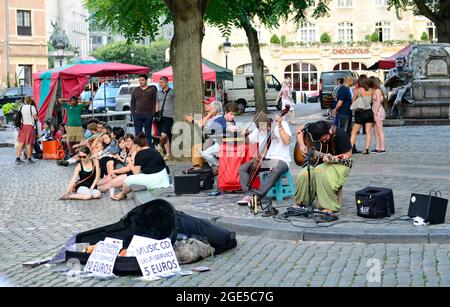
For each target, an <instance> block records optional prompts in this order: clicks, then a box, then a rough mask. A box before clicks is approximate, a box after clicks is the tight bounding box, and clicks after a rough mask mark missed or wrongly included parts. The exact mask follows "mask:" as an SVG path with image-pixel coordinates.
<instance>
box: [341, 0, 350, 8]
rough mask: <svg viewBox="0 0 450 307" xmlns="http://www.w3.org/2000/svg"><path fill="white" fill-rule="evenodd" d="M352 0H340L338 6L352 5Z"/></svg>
mask: <svg viewBox="0 0 450 307" xmlns="http://www.w3.org/2000/svg"><path fill="white" fill-rule="evenodd" d="M352 6H353V3H352V0H338V7H352Z"/></svg>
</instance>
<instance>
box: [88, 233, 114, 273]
mask: <svg viewBox="0 0 450 307" xmlns="http://www.w3.org/2000/svg"><path fill="white" fill-rule="evenodd" d="M119 241H120V240H119ZM121 249H122V242H115V241H114V239H108V238H107V239H105V241H100V242H99V243H98V244H97V246H96V247H95V250H94V252H93V253H92V255H91V256H90V257H89V259H88V262H87V263H86V266H85V267H84V271H85V272H91V273H93V274H94V275H96V276H99V277H109V276H114V274H113V269H114V263H115V262H116V258H117V255H118V254H119V252H120V250H121Z"/></svg>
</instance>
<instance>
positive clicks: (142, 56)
mask: <svg viewBox="0 0 450 307" xmlns="http://www.w3.org/2000/svg"><path fill="white" fill-rule="evenodd" d="M169 47H170V43H169V42H168V41H165V40H160V41H155V42H152V44H151V46H150V47H147V46H144V45H140V44H131V43H127V42H117V43H112V44H109V45H107V46H105V47H103V48H100V49H97V50H95V51H94V52H93V53H92V56H94V57H95V58H96V59H98V60H103V61H107V62H118V63H127V64H133V65H139V66H147V67H150V70H152V71H158V70H161V69H163V68H165V67H166V66H168V65H169V63H167V62H166V60H165V55H166V49H167V48H169Z"/></svg>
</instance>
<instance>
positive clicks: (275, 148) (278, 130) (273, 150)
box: [238, 112, 292, 207]
mask: <svg viewBox="0 0 450 307" xmlns="http://www.w3.org/2000/svg"><path fill="white" fill-rule="evenodd" d="M254 122H255V123H256V126H257V128H258V129H255V130H254V131H253V132H252V133H250V134H249V136H248V140H249V143H251V144H259V153H258V156H257V157H256V158H255V159H253V160H252V161H250V162H247V163H245V164H243V165H242V166H241V168H240V169H239V176H240V183H241V188H242V191H243V192H244V193H245V194H246V197H245V198H244V199H243V200H242V201H240V202H238V204H248V205H249V206H251V207H253V206H256V205H257V204H258V203H261V198H263V197H264V196H266V195H267V193H268V192H269V191H270V189H271V188H272V187H273V186H274V185H275V184H276V182H277V180H278V179H279V178H280V176H281V175H282V174H283V173H284V172H286V171H288V170H289V163H290V162H291V155H290V150H289V144H290V143H291V139H292V133H291V130H290V128H289V125H288V123H287V122H286V121H284V120H283V118H282V117H280V116H277V115H276V116H275V122H274V123H273V122H272V119H270V118H269V117H268V116H267V115H266V114H264V113H262V112H260V113H259V114H258V115H257V117H256V118H255V120H254ZM266 170H267V171H269V173H268V176H267V179H266V181H265V182H264V184H263V185H262V186H261V188H260V189H259V190H258V191H256V193H255V194H253V195H252V193H250V187H251V186H252V184H253V182H254V181H255V179H256V177H257V176H258V173H259V172H260V171H266Z"/></svg>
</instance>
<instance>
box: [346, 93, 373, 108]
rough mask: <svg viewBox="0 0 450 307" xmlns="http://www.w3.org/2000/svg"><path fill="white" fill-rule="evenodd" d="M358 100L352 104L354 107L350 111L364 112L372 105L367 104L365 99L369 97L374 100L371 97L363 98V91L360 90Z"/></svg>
mask: <svg viewBox="0 0 450 307" xmlns="http://www.w3.org/2000/svg"><path fill="white" fill-rule="evenodd" d="M358 93H359V95H358V98H356V100H355V101H354V102H353V103H352V105H351V106H350V110H352V111H363V110H368V109H370V105H367V104H366V101H365V99H367V97H369V98H370V99H371V100H372V97H371V96H363V94H362V93H361V90H358Z"/></svg>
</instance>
